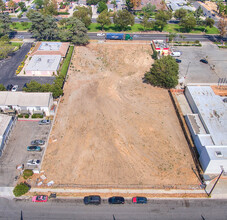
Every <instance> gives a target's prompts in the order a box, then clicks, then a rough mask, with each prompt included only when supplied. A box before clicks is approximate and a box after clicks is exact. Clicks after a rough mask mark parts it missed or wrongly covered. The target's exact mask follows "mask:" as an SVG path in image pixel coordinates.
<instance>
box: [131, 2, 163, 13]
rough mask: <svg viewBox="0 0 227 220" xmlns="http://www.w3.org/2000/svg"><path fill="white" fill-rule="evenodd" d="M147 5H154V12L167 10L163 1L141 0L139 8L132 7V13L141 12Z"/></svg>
mask: <svg viewBox="0 0 227 220" xmlns="http://www.w3.org/2000/svg"><path fill="white" fill-rule="evenodd" d="M147 4H151V5H155V6H156V10H167V7H166V4H165V2H164V1H163V0H141V3H140V5H139V6H136V7H134V8H133V9H134V11H141V10H142V8H143V7H144V6H146V5H147Z"/></svg>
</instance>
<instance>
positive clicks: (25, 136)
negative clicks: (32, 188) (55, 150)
mask: <svg viewBox="0 0 227 220" xmlns="http://www.w3.org/2000/svg"><path fill="white" fill-rule="evenodd" d="M49 131H50V125H39V124H38V122H37V121H33V122H32V121H17V122H16V125H15V126H14V128H13V131H12V133H11V135H10V138H9V142H8V144H7V145H6V146H5V150H4V153H3V155H2V157H1V158H0V186H13V185H14V183H15V182H16V181H15V180H14V179H15V176H18V175H19V171H18V170H16V166H17V165H18V164H24V165H25V168H30V169H32V168H35V167H36V166H28V165H26V163H27V161H28V160H29V159H41V158H42V155H43V152H44V148H45V147H46V144H45V145H43V146H41V147H42V151H41V152H28V151H27V146H29V145H30V143H31V141H32V140H35V139H41V140H45V141H47V138H48V134H49Z"/></svg>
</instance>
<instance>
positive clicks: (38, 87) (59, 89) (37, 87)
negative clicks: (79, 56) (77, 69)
mask: <svg viewBox="0 0 227 220" xmlns="http://www.w3.org/2000/svg"><path fill="white" fill-rule="evenodd" d="M73 49H74V46H70V47H69V50H68V53H67V56H66V58H65V59H64V60H63V63H62V65H61V67H60V69H59V70H58V75H57V76H56V78H55V80H54V83H53V84H52V85H50V84H43V85H42V84H40V83H38V82H36V81H31V82H30V83H28V84H27V88H24V89H23V90H24V91H25V92H52V93H53V97H54V98H58V97H59V96H61V95H62V94H63V86H64V82H65V77H66V75H67V72H68V68H69V64H70V62H71V57H72V54H73Z"/></svg>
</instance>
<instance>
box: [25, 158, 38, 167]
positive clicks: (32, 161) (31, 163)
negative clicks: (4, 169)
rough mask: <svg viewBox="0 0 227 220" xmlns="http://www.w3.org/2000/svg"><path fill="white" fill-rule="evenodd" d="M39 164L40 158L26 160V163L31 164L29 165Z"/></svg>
mask: <svg viewBox="0 0 227 220" xmlns="http://www.w3.org/2000/svg"><path fill="white" fill-rule="evenodd" d="M39 164H40V160H36V159H34V160H28V162H27V165H31V166H35V165H39Z"/></svg>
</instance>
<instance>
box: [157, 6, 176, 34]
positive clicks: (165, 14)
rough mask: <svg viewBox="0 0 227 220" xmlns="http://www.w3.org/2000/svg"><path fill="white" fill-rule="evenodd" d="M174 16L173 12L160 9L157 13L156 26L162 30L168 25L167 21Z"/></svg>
mask: <svg viewBox="0 0 227 220" xmlns="http://www.w3.org/2000/svg"><path fill="white" fill-rule="evenodd" d="M171 18H172V13H171V12H169V11H163V10H158V12H157V13H156V15H155V20H156V21H155V26H156V28H157V29H159V30H160V31H162V30H163V28H164V27H165V26H166V25H167V21H168V20H170V19H171Z"/></svg>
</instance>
